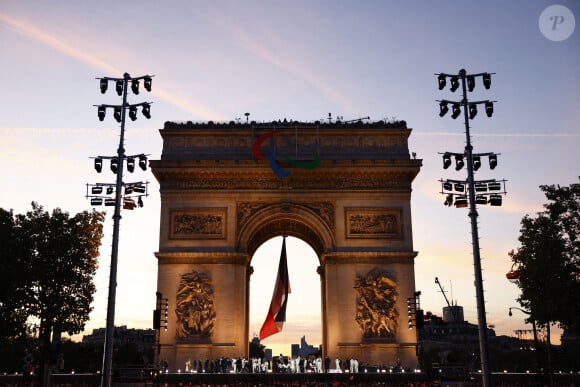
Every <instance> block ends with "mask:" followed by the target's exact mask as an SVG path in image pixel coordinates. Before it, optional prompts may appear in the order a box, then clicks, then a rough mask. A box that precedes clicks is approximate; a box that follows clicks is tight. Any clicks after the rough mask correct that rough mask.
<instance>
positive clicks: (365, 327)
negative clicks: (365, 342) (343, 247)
mask: <svg viewBox="0 0 580 387" xmlns="http://www.w3.org/2000/svg"><path fill="white" fill-rule="evenodd" d="M354 288H355V291H356V293H357V310H356V316H355V320H356V322H357V323H358V325H359V327H360V329H361V330H362V331H363V337H364V338H367V339H372V338H392V337H394V336H395V334H396V331H397V322H398V319H399V312H398V311H397V308H396V307H395V305H396V303H397V298H398V292H397V284H396V282H395V281H393V280H392V279H390V278H389V277H388V276H387V275H386V274H384V273H382V272H381V271H380V270H379V269H377V268H374V269H373V270H371V271H370V272H369V273H367V275H365V276H357V277H356V281H355V287H354Z"/></svg>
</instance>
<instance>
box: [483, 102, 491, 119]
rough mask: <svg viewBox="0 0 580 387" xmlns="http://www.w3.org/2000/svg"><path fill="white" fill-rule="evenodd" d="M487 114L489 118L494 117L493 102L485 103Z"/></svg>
mask: <svg viewBox="0 0 580 387" xmlns="http://www.w3.org/2000/svg"><path fill="white" fill-rule="evenodd" d="M485 114H487V116H488V117H491V116H492V115H493V102H491V101H487V102H486V103H485Z"/></svg>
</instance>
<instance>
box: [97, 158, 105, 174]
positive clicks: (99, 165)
mask: <svg viewBox="0 0 580 387" xmlns="http://www.w3.org/2000/svg"><path fill="white" fill-rule="evenodd" d="M102 170H103V159H102V158H100V157H96V158H95V171H97V172H98V173H101V171H102Z"/></svg>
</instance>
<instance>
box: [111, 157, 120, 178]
mask: <svg viewBox="0 0 580 387" xmlns="http://www.w3.org/2000/svg"><path fill="white" fill-rule="evenodd" d="M118 170H119V160H118V159H117V158H116V157H113V158H112V159H111V172H113V173H114V174H117V171H118Z"/></svg>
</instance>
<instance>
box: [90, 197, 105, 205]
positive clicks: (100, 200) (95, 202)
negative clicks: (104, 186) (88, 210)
mask: <svg viewBox="0 0 580 387" xmlns="http://www.w3.org/2000/svg"><path fill="white" fill-rule="evenodd" d="M102 204H103V198H91V206H100V205H102Z"/></svg>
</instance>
